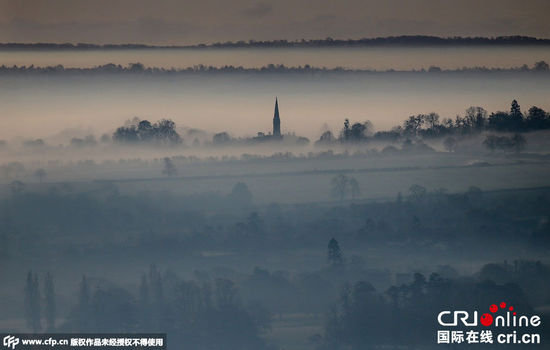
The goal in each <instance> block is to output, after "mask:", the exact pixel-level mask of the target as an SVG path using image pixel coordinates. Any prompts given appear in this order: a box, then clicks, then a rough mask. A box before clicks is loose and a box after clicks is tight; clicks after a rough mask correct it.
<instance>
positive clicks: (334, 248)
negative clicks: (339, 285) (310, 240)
mask: <svg viewBox="0 0 550 350" xmlns="http://www.w3.org/2000/svg"><path fill="white" fill-rule="evenodd" d="M327 259H328V262H329V263H330V264H331V265H332V266H339V265H341V264H342V263H343V262H344V258H343V256H342V251H341V250H340V245H339V244H338V241H337V240H336V239H334V238H332V239H331V240H330V241H329V242H328V251H327Z"/></svg>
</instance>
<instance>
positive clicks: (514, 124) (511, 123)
mask: <svg viewBox="0 0 550 350" xmlns="http://www.w3.org/2000/svg"><path fill="white" fill-rule="evenodd" d="M547 129H550V114H549V113H548V112H546V111H545V110H543V109H541V108H539V107H536V106H533V107H531V108H530V109H529V110H528V112H527V113H526V114H524V113H523V112H522V110H521V108H520V106H519V104H518V102H517V101H516V100H513V101H512V104H511V106H510V111H509V112H502V111H499V112H494V113H491V114H488V112H487V111H486V110H485V109H483V108H482V107H469V108H468V109H467V110H466V112H465V114H464V116H459V115H457V116H456V118H455V119H454V120H452V119H449V118H445V119H441V118H440V116H439V114H437V113H428V114H418V115H413V116H410V117H409V118H407V119H406V120H405V121H404V122H403V125H400V126H396V127H394V128H393V129H391V130H389V131H378V132H376V133H373V131H372V123H370V122H369V121H366V122H355V123H351V122H350V121H349V119H345V121H344V125H343V128H342V130H341V131H340V134H339V136H338V137H335V136H334V135H333V134H332V132H330V131H326V132H324V133H323V134H322V135H321V137H320V138H319V140H318V141H317V142H316V144H318V145H319V144H331V143H335V142H340V143H358V142H367V141H370V140H385V141H397V140H399V139H400V138H409V139H411V138H413V139H416V138H435V137H444V136H446V137H452V136H463V135H472V134H476V133H481V132H484V131H494V132H509V133H510V132H511V133H521V132H528V131H537V130H547ZM446 143H447V144H446V145H445V146H446V147H447V148H448V149H452V148H453V147H454V143H453V139H449V140H448V141H446ZM510 144H511V145H510ZM524 144H525V140H524V139H523V138H522V137H521V136H515V137H514V138H511V139H506V140H505V139H504V138H501V139H498V138H492V139H490V140H489V141H488V143H487V147H489V148H492V149H495V148H499V147H500V146H502V148H512V149H514V148H521V147H523V146H524Z"/></svg>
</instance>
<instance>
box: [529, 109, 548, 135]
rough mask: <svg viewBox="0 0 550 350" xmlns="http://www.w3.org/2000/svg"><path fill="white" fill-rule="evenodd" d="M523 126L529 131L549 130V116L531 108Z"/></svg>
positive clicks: (540, 110) (541, 110)
mask: <svg viewBox="0 0 550 350" xmlns="http://www.w3.org/2000/svg"><path fill="white" fill-rule="evenodd" d="M525 124H526V125H525V126H526V128H527V129H529V130H541V129H549V128H550V116H549V115H548V113H546V112H545V111H544V110H543V109H541V108H538V107H536V106H533V107H531V108H530V109H529V113H528V114H527V118H526V120H525Z"/></svg>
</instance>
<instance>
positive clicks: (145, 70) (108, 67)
mask: <svg viewBox="0 0 550 350" xmlns="http://www.w3.org/2000/svg"><path fill="white" fill-rule="evenodd" d="M548 71H550V69H549V67H548V63H546V62H545V61H539V62H535V64H534V65H533V66H532V67H529V66H528V65H527V64H524V65H522V66H520V67H513V68H487V67H463V68H457V69H449V70H447V69H442V68H440V67H437V66H431V67H429V68H428V69H424V68H422V69H420V70H411V71H402V70H401V71H399V70H394V69H388V70H385V71H382V70H373V69H353V68H343V67H335V68H326V67H316V66H311V65H309V64H305V65H303V66H285V65H283V64H267V65H265V66H262V67H259V68H255V67H254V68H250V67H246V68H245V67H243V66H233V65H225V66H212V65H210V66H206V65H203V64H198V65H194V66H192V67H185V68H160V67H146V66H144V65H143V64H142V63H131V64H129V65H128V66H122V65H120V64H113V63H108V64H104V65H100V66H96V67H92V68H70V67H64V66H63V65H56V66H46V67H38V66H34V65H30V66H16V65H14V66H11V67H8V66H5V65H2V66H0V74H21V73H24V74H86V75H92V74H148V75H174V74H182V75H183V74H224V73H234V74H236V73H248V74H264V73H268V74H270V73H277V74H311V73H337V74H342V73H346V74H348V73H349V74H362V73H366V74H369V73H374V74H377V73H388V74H392V73H397V74H398V73H417V74H423V73H441V72H453V73H467V72H475V73H484V72H520V73H521V72H537V73H540V72H544V73H546V72H548Z"/></svg>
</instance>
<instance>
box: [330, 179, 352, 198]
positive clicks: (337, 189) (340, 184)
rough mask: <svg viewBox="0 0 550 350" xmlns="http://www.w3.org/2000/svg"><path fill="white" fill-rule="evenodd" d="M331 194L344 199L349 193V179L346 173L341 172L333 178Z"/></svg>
mask: <svg viewBox="0 0 550 350" xmlns="http://www.w3.org/2000/svg"><path fill="white" fill-rule="evenodd" d="M330 183H331V185H332V188H331V194H332V196H333V197H335V198H338V199H339V200H340V201H343V200H344V198H345V197H346V194H347V193H348V186H349V179H348V177H347V176H346V175H344V174H340V175H338V176H336V177H334V178H333V179H332V180H331V182H330Z"/></svg>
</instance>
